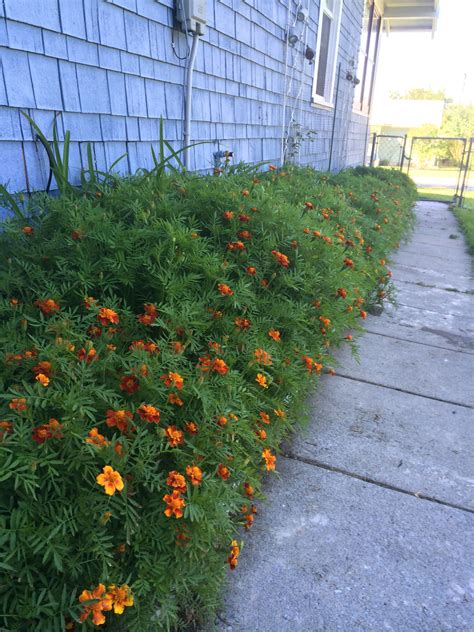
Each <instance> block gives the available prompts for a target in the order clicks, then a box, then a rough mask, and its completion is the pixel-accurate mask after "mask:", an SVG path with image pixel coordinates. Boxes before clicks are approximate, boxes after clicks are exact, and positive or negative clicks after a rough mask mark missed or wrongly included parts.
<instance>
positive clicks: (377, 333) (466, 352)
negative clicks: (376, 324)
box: [365, 325, 474, 355]
mask: <svg viewBox="0 0 474 632" xmlns="http://www.w3.org/2000/svg"><path fill="white" fill-rule="evenodd" d="M400 326H401V327H403V326H404V325H400ZM407 329H410V330H411V331H423V329H417V328H416V327H407ZM365 332H366V333H368V334H372V335H373V336H382V337H383V338H391V339H392V340H400V342H410V343H413V344H414V345H422V346H423V347H431V348H432V349H441V350H442V351H452V352H454V353H463V354H464V355H474V349H473V350H472V351H469V350H468V349H453V348H452V347H441V346H440V345H432V344H430V343H429V342H420V341H419V340H410V338H401V337H400V336H392V335H390V334H383V333H381V332H380V331H372V330H370V329H365Z"/></svg>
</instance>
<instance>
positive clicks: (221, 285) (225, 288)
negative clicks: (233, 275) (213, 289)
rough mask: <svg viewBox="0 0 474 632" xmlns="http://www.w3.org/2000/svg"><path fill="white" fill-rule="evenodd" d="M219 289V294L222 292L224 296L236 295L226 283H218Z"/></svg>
mask: <svg viewBox="0 0 474 632" xmlns="http://www.w3.org/2000/svg"><path fill="white" fill-rule="evenodd" d="M217 289H218V290H219V292H220V294H221V295H222V296H226V295H228V296H233V295H234V292H233V291H232V290H231V289H230V287H229V286H228V285H226V284H225V283H218V284H217Z"/></svg>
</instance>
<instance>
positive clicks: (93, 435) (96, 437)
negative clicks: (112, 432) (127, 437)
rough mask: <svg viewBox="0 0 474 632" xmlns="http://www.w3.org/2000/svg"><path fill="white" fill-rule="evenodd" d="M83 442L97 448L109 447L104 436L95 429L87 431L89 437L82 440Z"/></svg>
mask: <svg viewBox="0 0 474 632" xmlns="http://www.w3.org/2000/svg"><path fill="white" fill-rule="evenodd" d="M84 441H85V442H86V443H89V444H90V445H95V446H97V447H99V448H105V447H106V446H108V445H109V441H107V439H106V438H105V437H104V435H102V434H100V432H99V431H98V429H97V428H92V429H91V430H89V436H88V437H87V438H86V439H84Z"/></svg>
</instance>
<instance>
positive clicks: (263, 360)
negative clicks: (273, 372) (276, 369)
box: [254, 349, 272, 366]
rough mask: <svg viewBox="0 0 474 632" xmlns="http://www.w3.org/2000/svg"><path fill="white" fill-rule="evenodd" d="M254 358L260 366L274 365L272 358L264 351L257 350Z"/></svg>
mask: <svg viewBox="0 0 474 632" xmlns="http://www.w3.org/2000/svg"><path fill="white" fill-rule="evenodd" d="M254 356H255V359H256V360H257V362H258V364H263V365H265V366H269V365H271V364H272V356H271V355H270V354H269V353H267V352H266V351H264V350H263V349H255V352H254Z"/></svg>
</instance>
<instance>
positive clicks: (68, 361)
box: [0, 168, 415, 632]
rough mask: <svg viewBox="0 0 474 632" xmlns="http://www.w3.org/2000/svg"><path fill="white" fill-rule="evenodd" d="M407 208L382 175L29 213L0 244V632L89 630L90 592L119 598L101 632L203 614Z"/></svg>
mask: <svg viewBox="0 0 474 632" xmlns="http://www.w3.org/2000/svg"><path fill="white" fill-rule="evenodd" d="M414 199H415V191H414V189H413V186H412V185H411V183H410V182H409V181H408V179H406V178H405V177H403V176H401V175H399V174H397V173H392V172H388V171H386V170H375V169H370V170H349V171H346V172H344V173H342V174H339V175H337V176H324V175H321V174H318V173H316V172H314V171H312V170H311V169H294V168H291V169H290V168H288V169H285V170H276V171H274V170H273V168H271V170H270V171H269V172H266V173H254V174H251V173H248V171H247V172H244V173H241V174H239V173H236V174H224V175H222V176H219V177H217V176H216V177H197V176H191V175H188V176H181V175H179V174H178V173H173V174H171V175H168V176H166V175H163V174H161V176H160V178H159V180H158V179H157V178H155V177H153V174H142V175H139V176H136V177H130V178H125V179H120V178H118V177H117V178H114V179H113V181H106V182H104V183H103V184H102V185H101V186H100V187H97V189H96V190H95V191H94V190H92V191H91V190H90V189H89V190H88V191H87V190H86V191H84V194H83V195H81V194H80V193H78V192H77V191H75V192H74V194H68V193H67V192H66V193H65V194H63V195H61V196H59V197H57V198H52V197H49V196H46V195H41V194H38V195H35V196H33V197H32V198H31V199H30V201H29V203H28V207H27V208H26V209H25V208H23V209H22V210H21V212H17V213H16V216H15V217H14V218H12V219H11V220H9V221H7V222H6V223H5V224H4V226H3V232H2V233H1V234H0V248H1V252H2V258H1V260H0V340H1V346H2V350H3V355H2V358H1V362H2V363H1V367H0V381H1V386H2V388H1V393H2V395H1V397H0V420H1V423H0V437H1V439H0V481H1V488H0V627H3V628H5V629H8V630H37V631H48V632H52V631H55V630H58V631H59V630H64V629H73V627H74V625H76V626H78V625H79V623H78V622H79V621H80V620H81V618H82V619H84V618H85V617H86V615H89V616H87V618H86V619H85V621H84V623H83V627H82V628H81V629H87V628H92V627H93V616H94V612H93V608H94V607H95V608H96V610H97V609H98V610H100V608H98V606H97V604H98V603H99V602H98V601H97V600H94V599H92V600H91V599H89V600H87V599H85V600H84V598H83V597H81V599H82V601H81V602H80V601H79V597H80V596H81V595H83V591H93V590H94V589H95V588H97V587H98V586H100V584H103V585H104V589H105V591H109V592H110V590H111V588H110V587H111V586H112V587H113V586H116V587H117V586H119V587H123V586H128V588H125V589H124V590H126V591H128V593H127V594H128V595H129V596H130V595H133V605H131V604H130V603H129V604H128V605H127V606H125V607H124V608H123V613H120V612H118V610H120V608H118V609H117V608H116V607H115V606H114V608H113V609H110V608H109V607H108V606H109V605H110V606H111V607H112V605H113V602H111V601H109V602H107V603H106V604H105V607H104V609H103V610H102V611H100V612H99V615H103V616H104V617H105V620H106V627H108V628H110V629H129V630H145V629H146V630H153V629H156V630H172V629H175V628H179V627H186V626H188V625H189V624H190V623H196V622H198V623H199V622H200V621H203V620H204V619H205V618H206V617H208V616H209V615H210V614H211V613H212V612H213V609H214V608H215V607H216V604H217V602H218V598H219V590H220V587H221V585H222V582H223V580H224V577H225V573H226V572H227V571H226V569H227V568H228V565H227V562H226V560H228V559H230V560H231V562H232V561H234V563H235V560H236V554H235V544H234V554H233V557H232V554H231V542H232V540H234V539H239V537H238V535H236V534H238V531H237V530H238V528H239V526H240V525H243V524H247V526H250V525H251V522H252V518H249V517H248V516H253V513H252V507H251V505H252V504H254V503H258V500H259V499H261V498H262V492H261V489H262V476H263V474H265V472H266V471H267V469H269V468H270V469H271V468H272V464H273V462H272V458H273V456H274V455H275V454H276V453H277V451H278V447H279V445H280V443H281V441H282V439H283V438H284V437H285V436H286V435H287V434H288V433H289V432H290V431H291V430H292V429H293V427H294V426H295V425H297V424H299V423H300V422H301V421H302V418H303V417H304V400H305V397H306V396H307V393H308V390H309V388H310V386H311V385H313V384H314V383H315V382H317V381H318V380H319V377H320V375H322V374H323V373H324V372H326V371H328V370H330V369H331V368H332V367H333V366H334V360H333V358H332V352H333V349H334V348H335V347H337V346H338V345H339V344H349V345H351V346H353V348H354V351H355V342H354V340H352V339H351V336H352V335H354V336H355V335H356V332H357V331H359V330H360V329H361V322H362V320H363V318H364V317H365V311H366V309H367V305H370V304H372V303H374V302H377V301H381V300H383V299H384V298H385V297H387V296H390V292H391V290H390V278H389V272H388V269H387V267H386V259H387V256H388V254H389V252H390V251H391V250H393V248H395V247H396V245H397V244H398V242H399V241H400V239H401V238H402V237H403V236H404V235H405V233H406V231H407V230H408V228H409V227H410V226H411V224H412V219H413V218H412V212H411V207H412V204H413V201H414ZM18 208H19V207H18ZM25 218H26V219H25ZM226 288H228V289H226ZM104 308H105V310H110V311H104ZM147 315H148V316H149V318H145V316H147ZM351 331H352V334H350V332H351ZM218 360H222V361H223V362H218ZM170 373H171V374H176V375H177V376H178V377H176V375H174V376H173V375H171V377H170ZM124 378H128V380H129V382H128V385H129V387H130V388H128V389H127V388H126V385H124V381H123V380H124ZM178 378H181V379H182V384H181V382H180V381H179V379H178ZM257 378H258V380H257ZM170 396H171V397H170ZM177 398H179V399H177ZM179 401H181V402H182V405H178V404H177V403H176V402H178V403H179ZM173 402H175V403H173ZM143 405H148V406H152V407H154V409H156V410H157V411H159V420H158V421H159V422H158V421H157V419H156V418H155V419H154V421H150V420H149V419H148V420H147V419H146V418H144V417H143V416H142V415H141V414H140V410H142V409H141V407H142V406H143ZM110 411H126V412H127V413H129V414H128V416H126V417H125V423H124V424H123V425H122V426H121V427H119V425H117V424H115V425H114V423H111V419H112V421H113V413H110ZM111 415H112V416H111ZM51 420H53V421H51ZM107 420H108V422H109V423H108V422H107ZM190 422H192V424H191V423H190ZM193 424H194V425H193ZM170 428H171V429H172V432H175V433H176V434H175V435H174V436H175V438H177V441H175V442H173V440H172V438H170V430H169V429H170ZM94 429H95V430H94ZM167 429H168V432H166V431H167ZM94 433H95V434H94ZM94 436H95V437H96V440H95V441H94V440H93V437H94ZM98 437H101V439H99V438H98ZM263 454H265V455H266V457H265V456H263ZM277 465H278V462H277ZM105 466H110V467H111V468H112V469H113V470H114V471H115V472H116V473H118V476H119V477H120V479H121V481H122V482H123V489H118V487H117V488H116V489H114V490H113V493H110V494H107V493H106V490H107V488H106V487H104V485H102V484H100V483H99V482H98V479H97V477H98V476H99V475H100V474H101V473H102V472H103V468H104V467H105ZM188 466H196V467H198V468H199V470H200V471H201V472H202V480H201V481H198V482H197V483H196V484H193V481H192V479H191V477H190V475H189V474H188V473H187V467H188ZM170 472H178V473H179V474H181V475H182V476H184V478H185V484H184V488H183V487H181V489H180V490H178V492H177V493H178V497H179V500H180V501H182V502H181V503H178V504H180V508H179V507H178V511H177V512H176V513H175V514H171V516H168V515H166V514H165V510H166V509H167V507H168V505H169V503H167V502H165V500H164V497H165V496H169V495H171V494H172V491H173V488H172V486H171V485H170V484H169V473H170ZM270 473H271V472H270ZM194 482H196V481H194ZM252 490H253V491H252ZM242 506H244V511H243V512H242ZM180 511H182V514H183V515H182V516H181V517H176V515H179V513H180ZM256 519H257V520H258V516H257V518H256ZM235 572H238V570H237V571H235ZM99 592H100V591H99ZM103 605H104V604H103ZM97 621H98V619H96V622H97Z"/></svg>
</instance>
